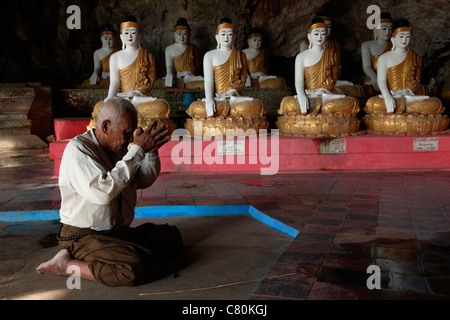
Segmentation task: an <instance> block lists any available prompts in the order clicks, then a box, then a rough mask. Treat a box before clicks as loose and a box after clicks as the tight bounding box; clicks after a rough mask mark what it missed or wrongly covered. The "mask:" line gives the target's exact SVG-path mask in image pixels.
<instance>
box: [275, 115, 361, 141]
mask: <svg viewBox="0 0 450 320" xmlns="http://www.w3.org/2000/svg"><path fill="white" fill-rule="evenodd" d="M276 125H277V127H278V129H279V130H280V134H281V135H292V136H300V137H316V136H342V135H348V134H352V133H356V132H358V131H359V127H360V125H361V120H359V119H358V117H357V116H356V114H337V113H335V114H332V113H330V114H315V113H311V114H306V115H302V114H291V115H284V116H280V117H279V118H278V120H277V122H276Z"/></svg>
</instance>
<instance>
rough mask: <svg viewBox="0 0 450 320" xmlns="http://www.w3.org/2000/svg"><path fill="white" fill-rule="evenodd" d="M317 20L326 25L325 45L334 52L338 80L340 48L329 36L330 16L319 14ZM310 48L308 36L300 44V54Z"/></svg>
mask: <svg viewBox="0 0 450 320" xmlns="http://www.w3.org/2000/svg"><path fill="white" fill-rule="evenodd" d="M317 17H319V18H322V19H323V22H324V23H325V24H326V25H327V40H326V43H325V45H326V46H327V47H328V48H330V49H331V50H334V51H335V52H336V59H337V61H336V62H337V65H338V79H339V78H340V75H341V46H340V44H339V42H337V41H336V40H332V39H331V38H330V36H331V30H332V28H333V20H332V18H331V17H330V16H328V15H326V14H325V13H319V14H318V16H317ZM310 46H311V44H310V42H309V38H308V36H307V37H306V39H305V40H304V41H302V43H301V44H300V52H303V51H305V50H306V49H309V48H310Z"/></svg>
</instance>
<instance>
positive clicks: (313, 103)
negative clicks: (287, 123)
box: [278, 96, 322, 115]
mask: <svg viewBox="0 0 450 320" xmlns="http://www.w3.org/2000/svg"><path fill="white" fill-rule="evenodd" d="M308 100H309V110H310V113H317V111H319V110H320V107H321V105H322V101H321V98H320V97H314V98H308ZM278 114H281V115H295V114H301V111H300V103H299V102H298V99H297V97H296V96H287V97H284V98H283V100H281V104H280V109H278Z"/></svg>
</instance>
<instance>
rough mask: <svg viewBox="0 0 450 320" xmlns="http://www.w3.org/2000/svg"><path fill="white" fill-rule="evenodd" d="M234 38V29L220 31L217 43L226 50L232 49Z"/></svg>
mask: <svg viewBox="0 0 450 320" xmlns="http://www.w3.org/2000/svg"><path fill="white" fill-rule="evenodd" d="M233 38H234V34H233V29H231V28H223V29H220V31H219V34H217V35H216V40H217V43H218V44H219V45H220V46H221V47H225V48H231V46H232V45H233Z"/></svg>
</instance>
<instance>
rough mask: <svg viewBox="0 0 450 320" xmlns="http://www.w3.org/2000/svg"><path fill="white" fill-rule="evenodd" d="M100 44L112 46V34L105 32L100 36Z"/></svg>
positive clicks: (106, 46)
mask: <svg viewBox="0 0 450 320" xmlns="http://www.w3.org/2000/svg"><path fill="white" fill-rule="evenodd" d="M101 39H102V45H103V48H112V46H113V41H114V40H113V35H112V34H105V35H103V36H102V38H101Z"/></svg>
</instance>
